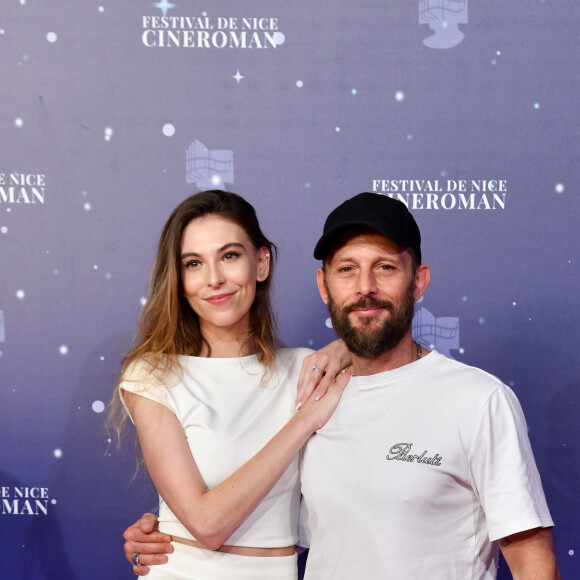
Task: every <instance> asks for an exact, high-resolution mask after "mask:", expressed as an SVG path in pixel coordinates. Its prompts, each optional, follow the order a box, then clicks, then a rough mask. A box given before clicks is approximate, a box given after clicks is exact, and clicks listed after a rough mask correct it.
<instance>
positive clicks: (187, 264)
mask: <svg viewBox="0 0 580 580" xmlns="http://www.w3.org/2000/svg"><path fill="white" fill-rule="evenodd" d="M199 265H200V262H199V261H198V260H189V261H188V262H185V264H183V267H184V268H185V269H187V270H194V269H195V268H198V267H199Z"/></svg>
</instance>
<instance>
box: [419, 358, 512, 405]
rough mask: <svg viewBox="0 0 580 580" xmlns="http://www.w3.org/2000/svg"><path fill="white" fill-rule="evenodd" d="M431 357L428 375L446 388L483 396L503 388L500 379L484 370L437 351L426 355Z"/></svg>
mask: <svg viewBox="0 0 580 580" xmlns="http://www.w3.org/2000/svg"><path fill="white" fill-rule="evenodd" d="M431 356H432V357H433V359H432V361H431V363H432V364H431V366H430V373H429V374H430V376H431V377H432V378H433V379H439V380H441V381H442V383H443V384H444V385H445V386H446V387H447V388H449V387H453V386H456V387H457V388H461V389H463V390H468V391H470V392H472V393H474V394H475V393H479V394H481V395H483V396H485V395H490V394H491V393H493V392H494V391H496V390H498V389H503V388H505V385H504V383H503V382H502V381H501V379H499V378H498V377H497V376H495V375H493V374H491V373H489V372H488V371H485V370H484V369H481V368H479V367H476V366H473V365H469V364H467V363H464V362H461V361H458V360H455V359H452V358H450V357H447V356H445V355H443V354H441V353H439V352H437V351H433V352H432V353H431V354H430V355H428V357H431Z"/></svg>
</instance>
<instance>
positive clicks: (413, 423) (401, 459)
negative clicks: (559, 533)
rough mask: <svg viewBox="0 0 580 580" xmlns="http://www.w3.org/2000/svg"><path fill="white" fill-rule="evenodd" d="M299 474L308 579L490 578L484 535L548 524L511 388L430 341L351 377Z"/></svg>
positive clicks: (490, 556)
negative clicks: (413, 353)
mask: <svg viewBox="0 0 580 580" xmlns="http://www.w3.org/2000/svg"><path fill="white" fill-rule="evenodd" d="M301 477H302V493H303V496H304V503H305V504H306V507H307V509H308V513H309V515H308V524H309V527H310V532H311V538H310V553H309V556H308V561H307V565H306V576H305V578H306V579H307V580H341V579H343V578H344V579H345V580H346V579H348V580H352V579H353V578H364V579H365V580H373V579H381V580H385V579H393V580H467V579H469V580H483V579H485V580H489V579H493V578H495V577H496V571H497V558H498V548H497V544H496V543H494V544H492V543H491V542H492V541H493V540H497V539H499V538H502V537H504V536H507V535H510V534H512V533H515V532H519V531H524V530H528V529H532V528H535V527H548V526H552V525H553V522H552V519H551V517H550V513H549V511H548V508H547V505H546V500H545V497H544V493H543V490H542V485H541V482H540V477H539V474H538V471H537V469H536V465H535V462H534V458H533V455H532V450H531V447H530V443H529V439H528V435H527V428H526V423H525V419H524V416H523V413H522V410H521V407H520V405H519V403H518V401H517V399H516V397H515V395H514V393H513V392H512V391H511V390H510V389H509V388H508V387H506V386H505V385H504V384H502V383H501V382H500V381H499V380H498V379H497V378H495V377H493V376H491V375H489V374H487V373H485V372H483V371H481V370H479V369H475V368H472V367H468V366H467V365H464V364H461V363H458V362H456V361H453V360H450V359H448V358H446V357H444V356H443V355H441V354H439V353H437V352H432V353H431V354H428V355H426V356H425V357H423V358H422V359H421V360H419V361H416V362H413V363H412V364H409V365H406V366H403V367H400V368H398V369H395V370H392V371H388V372H384V373H379V374H376V375H371V376H360V377H359V376H355V377H352V378H351V380H350V382H349V384H348V386H347V388H346V390H345V392H344V394H343V396H342V400H341V402H340V404H339V407H338V409H337V410H336V412H335V413H334V415H333V416H332V418H331V419H330V421H329V422H328V423H327V424H326V425H325V426H324V427H323V428H322V429H320V430H319V431H318V432H317V433H316V434H315V435H314V436H313V437H311V439H310V440H309V442H308V443H307V445H306V449H305V451H304V453H303V458H302V465H301ZM303 536H307V531H302V530H301V538H302V537H303Z"/></svg>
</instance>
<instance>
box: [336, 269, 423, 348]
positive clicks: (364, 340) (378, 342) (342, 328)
mask: <svg viewBox="0 0 580 580" xmlns="http://www.w3.org/2000/svg"><path fill="white" fill-rule="evenodd" d="M325 285H326V280H325ZM326 291H327V294H328V311H329V313H330V319H331V321H332V326H333V328H334V330H335V331H336V333H337V334H338V336H339V337H340V338H342V340H344V342H345V344H346V346H347V348H348V350H349V351H350V352H352V353H353V354H355V355H356V356H359V357H361V358H376V357H377V356H379V355H381V354H383V353H385V352H387V351H389V350H391V349H393V348H394V347H395V346H397V345H398V344H399V343H400V342H401V340H402V339H403V337H404V336H405V334H406V333H407V332H408V330H409V329H410V328H411V323H412V322H413V315H414V314H415V298H414V296H413V293H414V291H415V280H412V282H411V283H410V284H409V287H408V288H407V292H406V294H405V297H404V298H403V300H402V302H401V304H399V305H398V306H396V307H395V306H394V305H393V303H392V302H391V301H390V300H379V299H378V298H372V297H367V298H364V297H363V298H361V299H360V300H358V301H357V302H356V303H354V304H350V305H348V306H345V307H344V308H339V307H338V306H337V305H336V303H335V302H334V300H333V299H332V295H331V294H330V292H329V290H328V286H326ZM374 307H378V308H384V309H385V310H388V311H389V312H390V313H391V315H390V317H389V318H387V319H386V320H385V321H384V322H383V323H382V324H381V325H380V326H376V327H375V328H373V325H374V324H376V322H375V318H374V317H368V318H359V326H357V327H355V326H353V325H352V324H351V322H350V320H349V317H348V315H349V313H350V312H352V311H353V310H355V309H357V308H374Z"/></svg>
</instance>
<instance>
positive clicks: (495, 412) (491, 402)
mask: <svg viewBox="0 0 580 580" xmlns="http://www.w3.org/2000/svg"><path fill="white" fill-rule="evenodd" d="M314 256H315V258H317V259H320V260H322V261H323V266H322V268H320V269H319V270H318V272H317V281H318V288H319V291H320V295H321V297H322V299H323V300H324V302H325V303H326V304H327V305H328V308H329V312H330V316H331V319H332V323H333V326H334V328H335V330H336V332H337V334H338V335H339V336H340V337H341V338H342V339H343V340H344V341H345V342H346V344H347V346H348V348H349V350H350V351H351V352H352V355H353V367H354V376H353V377H352V378H351V380H350V383H349V385H348V388H347V390H346V391H345V393H344V395H343V397H342V400H341V402H340V404H339V407H338V409H337V410H336V412H335V414H334V415H333V416H332V418H331V419H330V421H329V422H328V423H327V424H326V425H325V426H324V427H323V428H322V429H320V430H319V431H318V432H317V433H316V435H314V436H313V437H312V438H311V439H310V440H309V442H308V444H307V446H306V449H305V451H304V454H303V458H302V472H301V473H302V493H303V497H304V503H305V505H306V507H307V508H308V527H309V529H310V537H311V540H310V553H309V556H308V561H307V566H306V575H305V579H306V580H337V579H341V578H345V579H347V578H348V579H351V578H364V579H365V580H372V579H379V578H381V579H383V578H393V579H395V580H402V579H403V580H404V579H409V580H438V579H441V580H444V579H456V580H465V579H467V578H473V579H482V580H483V579H493V578H495V577H496V571H497V559H498V547H497V546H498V544H499V546H500V547H501V550H502V552H503V554H504V557H505V559H506V561H507V563H508V566H509V568H510V570H511V572H512V575H513V576H514V578H518V579H520V578H521V579H529V578H534V579H542V580H556V579H558V578H559V577H560V576H559V572H558V570H557V566H556V561H555V556H554V550H553V542H552V535H551V530H550V528H551V526H553V522H552V519H551V517H550V514H549V511H548V508H547V506H546V501H545V498H544V493H543V490H542V486H541V482H540V477H539V474H538V472H537V469H536V465H535V462H534V459H533V455H532V451H531V448H530V444H529V440H528V436H527V429H526V424H525V419H524V417H523V413H522V411H521V408H520V406H519V403H518V401H517V399H516V397H515V395H514V394H513V392H512V391H511V390H510V389H509V388H508V387H506V386H505V385H503V384H502V383H501V382H500V381H499V380H498V379H497V378H495V377H493V376H491V375H488V374H487V373H485V372H483V371H481V370H479V369H475V368H472V367H468V366H466V365H464V364H461V363H458V362H456V361H452V360H450V359H447V358H445V357H444V356H442V355H440V354H439V353H437V352H435V351H433V352H428V351H426V350H424V349H423V348H422V347H421V346H420V345H419V344H418V343H416V342H414V341H413V338H412V336H411V322H412V318H413V312H414V302H415V301H416V300H418V299H419V298H421V296H422V295H423V293H424V292H425V290H426V288H427V285H428V284H429V278H430V271H429V267H428V266H427V265H425V264H422V263H421V236H420V232H419V229H418V227H417V224H416V223H415V220H414V218H413V217H412V215H411V214H410V213H409V211H408V210H407V208H406V206H405V205H404V204H402V203H401V202H398V201H396V200H393V199H391V198H389V197H386V196H381V195H379V194H373V193H361V194H359V195H357V196H355V197H353V198H352V199H349V200H347V201H345V202H344V203H343V204H341V205H340V206H339V207H338V208H336V209H335V210H334V211H333V212H332V213H331V214H330V215H329V216H328V219H327V220H326V223H325V226H324V232H323V235H322V237H321V238H320V240H319V242H318V244H317V245H316V248H315V251H314ZM127 534H128V537H129V539H131V528H130V529H129V530H128V531H127ZM140 549H141V550H142V548H140ZM126 550H127V551H128V552H130V551H133V550H134V545H133V544H131V542H128V545H126Z"/></svg>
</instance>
